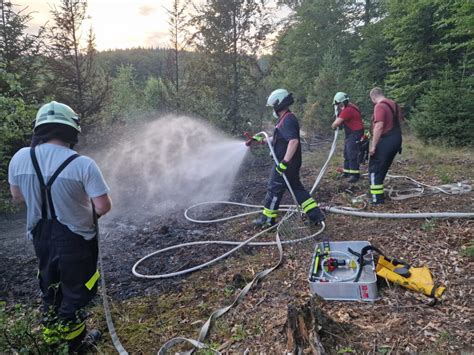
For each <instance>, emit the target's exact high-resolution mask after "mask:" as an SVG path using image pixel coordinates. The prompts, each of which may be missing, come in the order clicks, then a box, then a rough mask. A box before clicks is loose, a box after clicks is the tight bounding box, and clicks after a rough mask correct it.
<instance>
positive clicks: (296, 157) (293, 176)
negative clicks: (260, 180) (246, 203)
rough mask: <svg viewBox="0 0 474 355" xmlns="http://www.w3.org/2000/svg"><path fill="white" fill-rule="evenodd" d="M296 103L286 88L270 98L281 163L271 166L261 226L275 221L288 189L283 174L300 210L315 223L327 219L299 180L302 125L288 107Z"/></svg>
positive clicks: (277, 153) (273, 140) (274, 136)
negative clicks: (275, 120)
mask: <svg viewBox="0 0 474 355" xmlns="http://www.w3.org/2000/svg"><path fill="white" fill-rule="evenodd" d="M293 102H294V100H293V97H292V94H290V93H288V91H286V90H285V89H278V90H275V91H273V92H272V93H271V94H270V96H269V97H268V100H267V106H270V107H272V108H273V111H274V112H273V116H274V117H275V118H276V119H277V124H276V126H275V131H274V134H273V137H271V138H270V139H271V143H272V145H273V149H274V151H275V155H276V157H277V159H278V161H279V164H278V165H276V166H275V168H273V169H272V172H271V175H270V180H269V182H268V188H267V194H266V197H265V202H264V208H263V211H262V214H261V215H260V217H259V218H258V219H256V220H255V221H254V224H255V225H258V226H262V227H267V226H271V225H274V224H275V220H276V218H277V216H278V208H279V205H280V202H281V199H282V197H283V194H284V193H285V190H286V189H287V186H286V184H285V180H284V179H283V174H285V176H286V178H287V179H288V182H289V183H290V186H291V188H292V189H293V192H294V193H295V196H296V199H297V201H298V203H299V205H300V206H301V209H302V210H303V212H304V213H306V215H307V216H308V218H309V219H310V220H311V221H312V223H315V224H318V223H320V222H322V221H324V219H325V215H324V213H323V212H322V211H321V210H320V209H319V207H318V204H317V202H316V201H315V200H314V199H313V198H312V197H311V196H310V194H309V193H308V191H306V190H305V188H304V187H303V184H302V183H301V181H300V168H301V144H300V127H299V123H298V120H297V119H296V116H295V115H294V114H293V113H292V112H291V111H290V109H289V107H290V105H291V104H293ZM254 139H255V140H257V141H261V140H262V139H263V138H262V137H261V136H254Z"/></svg>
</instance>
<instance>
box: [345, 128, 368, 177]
mask: <svg viewBox="0 0 474 355" xmlns="http://www.w3.org/2000/svg"><path fill="white" fill-rule="evenodd" d="M363 135H364V131H363V130H360V131H349V132H348V131H347V130H346V137H345V139H344V176H356V177H359V176H360V170H359V144H358V143H357V142H359V141H360V139H361V138H362V136H363Z"/></svg>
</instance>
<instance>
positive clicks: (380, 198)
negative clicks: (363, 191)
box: [370, 194, 385, 205]
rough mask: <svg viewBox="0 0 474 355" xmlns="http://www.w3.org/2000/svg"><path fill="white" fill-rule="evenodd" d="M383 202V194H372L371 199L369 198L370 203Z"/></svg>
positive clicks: (379, 203)
mask: <svg viewBox="0 0 474 355" xmlns="http://www.w3.org/2000/svg"><path fill="white" fill-rule="evenodd" d="M383 203H385V197H384V195H383V194H378V195H374V194H373V195H372V199H371V200H370V204H371V205H381V204H383Z"/></svg>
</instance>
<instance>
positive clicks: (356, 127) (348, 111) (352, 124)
mask: <svg viewBox="0 0 474 355" xmlns="http://www.w3.org/2000/svg"><path fill="white" fill-rule="evenodd" d="M339 117H340V118H342V119H343V120H344V126H346V127H347V128H349V129H350V130H351V131H361V130H364V123H363V122H362V116H361V114H360V110H359V108H358V107H357V106H356V105H354V104H351V103H349V105H347V106H346V107H344V109H343V110H342V111H341V113H340V114H339Z"/></svg>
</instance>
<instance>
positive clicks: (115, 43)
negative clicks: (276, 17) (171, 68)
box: [14, 0, 283, 50]
mask: <svg viewBox="0 0 474 355" xmlns="http://www.w3.org/2000/svg"><path fill="white" fill-rule="evenodd" d="M197 1H199V2H202V0H197ZM59 3H60V1H59V0H15V1H14V4H17V5H19V6H20V7H26V6H27V7H28V11H29V12H33V14H32V15H33V20H32V21H31V22H30V23H29V26H30V31H33V32H34V31H35V30H37V29H38V27H39V26H41V25H44V24H45V23H47V22H48V21H50V20H51V18H50V10H51V8H53V7H54V6H55V5H56V6H57V5H58V4H59ZM172 3H173V0H155V1H153V0H89V1H88V11H87V12H88V15H89V17H90V19H89V20H87V23H85V27H86V28H85V29H84V30H85V31H84V35H83V37H84V38H85V37H86V34H87V29H88V28H89V25H92V28H93V30H94V33H95V35H96V46H97V49H98V50H105V49H110V48H130V47H138V46H144V47H165V46H167V44H168V43H169V37H168V23H167V14H166V10H165V8H171V4H172ZM280 16H283V14H280Z"/></svg>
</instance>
